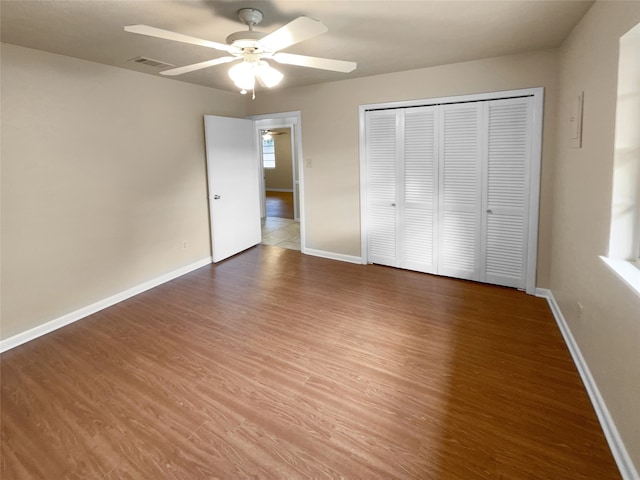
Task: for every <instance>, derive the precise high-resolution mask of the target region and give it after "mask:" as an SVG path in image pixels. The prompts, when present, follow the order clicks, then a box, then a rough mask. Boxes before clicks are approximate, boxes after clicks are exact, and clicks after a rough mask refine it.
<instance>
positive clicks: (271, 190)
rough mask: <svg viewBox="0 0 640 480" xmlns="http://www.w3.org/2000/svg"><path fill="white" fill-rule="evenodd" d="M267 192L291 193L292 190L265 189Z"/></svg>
mask: <svg viewBox="0 0 640 480" xmlns="http://www.w3.org/2000/svg"><path fill="white" fill-rule="evenodd" d="M265 190H266V191H267V192H290V193H293V188H265Z"/></svg>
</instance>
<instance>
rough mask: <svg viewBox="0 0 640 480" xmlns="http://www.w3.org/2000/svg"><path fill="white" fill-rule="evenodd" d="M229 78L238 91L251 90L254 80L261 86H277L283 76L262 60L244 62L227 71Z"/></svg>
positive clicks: (253, 86)
mask: <svg viewBox="0 0 640 480" xmlns="http://www.w3.org/2000/svg"><path fill="white" fill-rule="evenodd" d="M229 77H230V78H231V80H233V83H235V85H236V87H238V88H239V89H240V90H253V89H254V88H255V84H256V78H257V79H258V80H259V81H260V84H261V85H263V86H264V87H266V88H271V87H275V86H276V85H278V84H279V83H280V82H281V81H282V78H283V77H284V75H282V73H280V72H279V71H278V70H276V69H275V68H273V67H272V66H271V65H269V64H268V63H267V62H265V61H264V60H259V61H252V62H249V61H246V60H245V61H243V62H240V63H238V64H237V65H234V66H233V67H231V68H230V69H229ZM241 93H242V92H241Z"/></svg>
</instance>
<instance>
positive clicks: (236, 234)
mask: <svg viewBox="0 0 640 480" xmlns="http://www.w3.org/2000/svg"><path fill="white" fill-rule="evenodd" d="M204 125H205V137H206V148H207V177H208V182H209V214H210V216H211V246H212V250H213V261H214V262H219V261H221V260H224V259H225V258H228V257H230V256H232V255H235V254H236V253H239V252H241V251H243V250H246V249H247V248H250V247H253V246H254V245H257V244H258V243H260V241H261V232H260V183H259V180H260V177H259V172H258V170H259V169H258V162H257V161H256V158H257V149H256V143H255V135H254V126H253V121H252V120H245V119H242V118H229V117H217V116H213V115H205V117H204Z"/></svg>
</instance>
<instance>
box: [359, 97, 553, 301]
mask: <svg viewBox="0 0 640 480" xmlns="http://www.w3.org/2000/svg"><path fill="white" fill-rule="evenodd" d="M524 96H529V97H532V108H533V112H532V113H533V119H532V132H531V139H532V142H531V157H530V164H529V206H528V210H529V215H528V221H529V222H528V223H529V228H528V238H527V261H526V263H527V270H526V289H525V290H526V292H527V293H528V294H530V295H535V292H536V269H537V260H538V221H539V212H540V167H541V163H542V116H543V105H544V88H543V87H536V88H525V89H519V90H507V91H498V92H489V93H480V94H472V95H459V96H448V97H438V98H426V99H417V100H405V101H399V102H385V103H374V104H366V105H360V106H359V109H358V110H359V134H360V235H361V258H362V263H363V264H367V263H369V259H368V253H367V252H368V226H367V207H368V206H367V198H368V192H367V144H366V122H365V112H367V111H368V110H381V109H394V108H395V109H398V108H411V107H419V106H429V105H443V104H454V103H463V102H476V101H484V100H500V99H506V98H516V97H524Z"/></svg>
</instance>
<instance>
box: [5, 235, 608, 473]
mask: <svg viewBox="0 0 640 480" xmlns="http://www.w3.org/2000/svg"><path fill="white" fill-rule="evenodd" d="M1 369H2V371H1V373H2V377H1V379H2V425H1V429H2V470H1V473H2V478H4V479H7V480H8V479H12V480H18V479H56V480H57V479H85V480H86V479H109V480H115V479H119V480H120V479H205V478H206V479H208V478H224V479H234V478H265V479H280V478H282V479H290V478H303V477H304V478H362V479H383V478H384V479H393V478H398V479H447V480H449V479H454V480H456V479H463V480H469V479H554V480H556V479H563V480H567V479H598V480H605V479H614V478H616V479H619V478H620V475H619V473H618V471H617V469H616V466H615V464H614V461H613V459H612V455H611V453H610V451H609V450H608V447H607V444H606V442H605V439H604V436H603V434H602V431H601V429H600V426H599V424H598V421H597V419H596V416H595V414H594V411H593V408H592V406H591V404H590V402H589V400H588V397H587V394H586V392H585V390H584V387H583V385H582V383H581V381H580V379H579V376H578V374H577V372H576V369H575V366H574V365H573V363H572V361H571V358H570V356H569V353H568V351H567V348H566V347H565V345H564V343H563V341H562V338H561V335H560V333H559V331H558V329H557V327H556V325H555V323H554V320H553V318H552V315H551V313H550V311H549V309H548V307H547V305H546V302H545V301H544V300H543V299H540V298H535V297H531V296H528V295H525V294H524V293H522V292H518V291H515V290H512V289H507V288H501V287H494V286H489V285H482V284H477V283H472V282H466V281H461V280H453V279H448V278H441V277H434V276H430V275H425V274H420V273H414V272H408V271H402V270H396V269H391V268H386V267H381V266H374V265H369V266H362V265H353V264H349V263H341V262H336V261H331V260H325V259H320V258H316V257H312V256H305V255H301V254H300V253H299V252H295V251H292V250H285V249H281V248H277V247H269V246H258V247H256V248H253V249H251V250H248V251H247V252H245V253H242V254H240V255H238V256H236V257H233V258H231V259H228V260H226V261H224V262H222V263H220V264H218V265H215V266H214V265H211V266H207V267H203V268H201V269H199V270H197V271H195V272H193V273H190V274H188V275H185V276H183V277H181V278H179V279H176V280H174V281H172V282H169V283H167V284H164V285H162V286H160V287H157V288H154V289H153V290H150V291H147V292H145V293H142V294H140V295H138V296H136V297H134V298H131V299H129V300H127V301H125V302H122V303H120V304H118V305H115V306H113V307H111V308H109V309H106V310H103V311H102V312H99V313H96V314H94V315H92V316H90V317H88V318H86V319H84V320H81V321H79V322H77V323H75V324H73V325H70V326H68V327H66V328H64V329H61V330H58V331H56V332H53V333H51V334H49V335H47V336H45V337H42V338H40V339H37V340H34V341H32V342H30V343H28V344H25V345H22V346H20V347H17V348H15V349H13V350H10V351H8V352H6V353H4V354H3V355H2V360H1Z"/></svg>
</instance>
